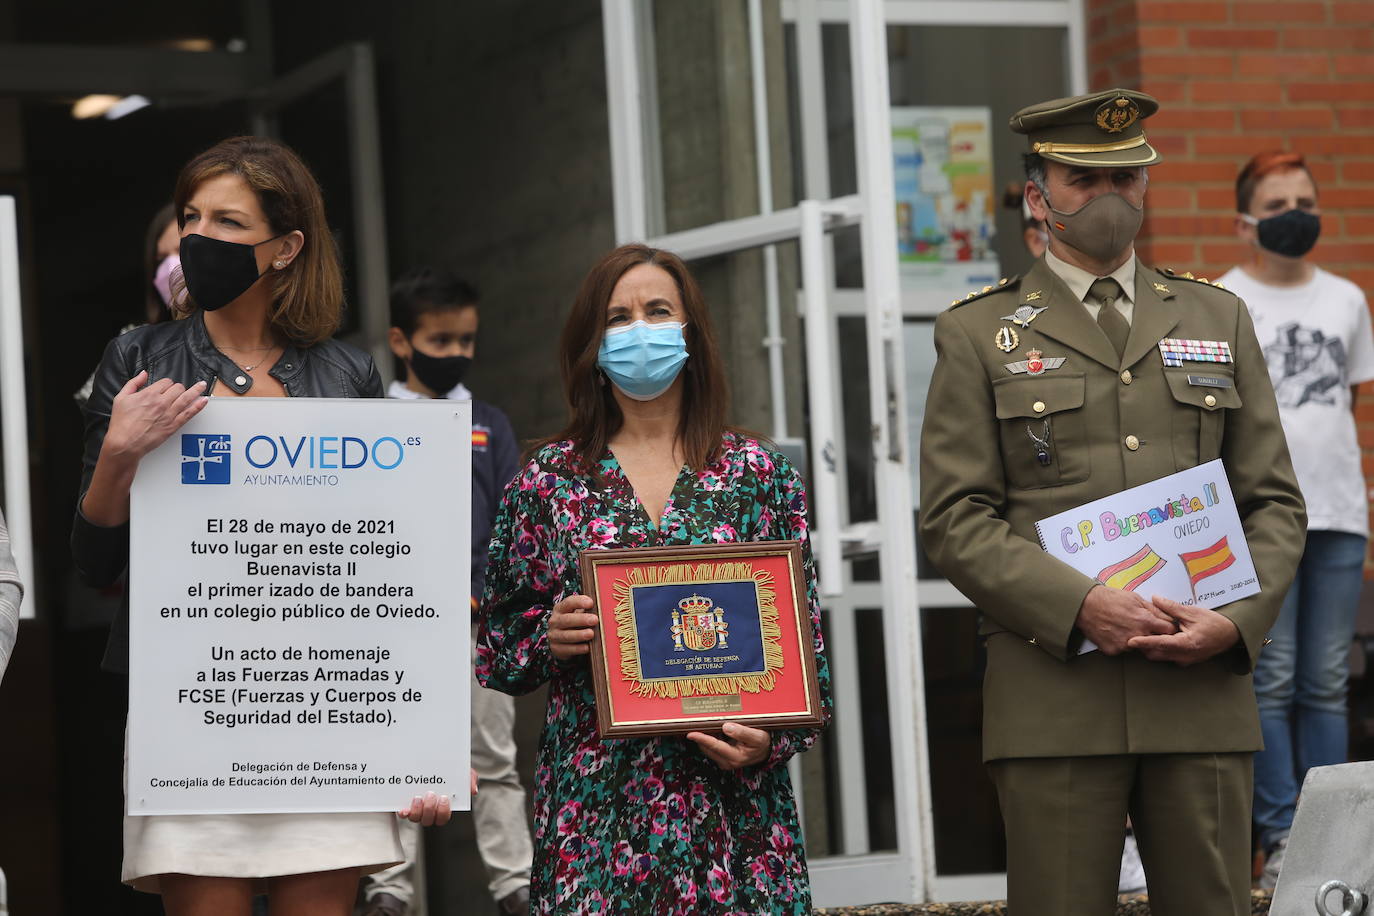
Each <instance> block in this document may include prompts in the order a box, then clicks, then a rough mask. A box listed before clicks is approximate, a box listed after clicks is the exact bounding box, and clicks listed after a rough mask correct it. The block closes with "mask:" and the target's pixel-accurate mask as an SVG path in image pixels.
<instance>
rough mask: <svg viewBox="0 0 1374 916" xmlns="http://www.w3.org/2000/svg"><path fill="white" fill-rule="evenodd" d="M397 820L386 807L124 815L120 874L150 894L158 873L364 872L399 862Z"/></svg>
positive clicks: (158, 889) (245, 875)
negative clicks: (351, 811) (322, 811)
mask: <svg viewBox="0 0 1374 916" xmlns="http://www.w3.org/2000/svg"><path fill="white" fill-rule="evenodd" d="M397 823H398V821H397V818H396V815H395V814H390V813H386V812H366V813H361V814H197V815H191V814H175V815H148V816H144V817H131V816H129V815H125V816H124V868H123V874H122V875H121V878H122V880H123V881H124V883H125V884H129V885H132V886H133V887H134V888H135V889H136V890H140V891H148V892H149V893H153V894H156V893H160V892H161V881H160V878H161V876H162V875H165V874H183V875H205V876H215V877H227V878H270V877H275V876H277V875H299V874H304V873H306V872H314V871H332V870H334V869H336V868H358V869H361V872H360V873H362V874H366V873H369V872H374V871H380V870H381V869H383V868H387V867H388V866H391V865H395V864H396V863H398V862H401V861H403V860H404V859H405V854H404V852H402V850H401V842H400V838H399V835H398V833H397V830H396V826H397ZM260 888H261V889H260V891H259V892H262V891H265V890H266V888H265V887H261V885H260Z"/></svg>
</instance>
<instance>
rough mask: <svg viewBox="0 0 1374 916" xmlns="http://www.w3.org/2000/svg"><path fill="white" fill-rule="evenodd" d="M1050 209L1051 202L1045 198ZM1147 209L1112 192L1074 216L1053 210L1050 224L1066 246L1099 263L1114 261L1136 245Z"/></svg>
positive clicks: (1100, 197)
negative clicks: (1133, 244)
mask: <svg viewBox="0 0 1374 916" xmlns="http://www.w3.org/2000/svg"><path fill="white" fill-rule="evenodd" d="M1045 203H1046V205H1047V206H1048V205H1049V198H1048V197H1047V198H1045ZM1144 219H1145V208H1144V207H1143V206H1140V207H1137V206H1135V205H1133V204H1132V203H1131V202H1130V201H1128V200H1127V199H1126V198H1124V197H1122V196H1121V195H1120V194H1118V193H1116V192H1115V191H1112V192H1111V193H1109V194H1103V195H1101V196H1099V197H1094V198H1093V199H1092V200H1090V201H1088V202H1087V203H1086V204H1084V205H1083V206H1081V207H1079V208H1078V209H1077V210H1075V211H1073V212H1072V213H1060V212H1059V211H1058V210H1056V209H1054V207H1053V206H1050V218H1049V220H1047V222H1048V224H1049V227H1050V232H1052V233H1054V236H1055V238H1057V239H1059V241H1061V242H1063V243H1064V244H1066V245H1069V246H1072V247H1073V248H1076V249H1078V250H1079V251H1081V252H1083V253H1084V254H1086V255H1087V256H1088V257H1090V258H1093V259H1094V260H1098V261H1110V260H1112V259H1113V258H1115V257H1116V256H1117V255H1119V254H1121V252H1123V251H1125V250H1126V249H1127V248H1128V247H1130V245H1131V243H1132V242H1134V241H1135V236H1136V233H1137V232H1139V231H1140V224H1141V222H1142V221H1144Z"/></svg>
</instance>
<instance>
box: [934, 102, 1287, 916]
mask: <svg viewBox="0 0 1374 916" xmlns="http://www.w3.org/2000/svg"><path fill="white" fill-rule="evenodd" d="M1158 107H1159V106H1158V103H1157V102H1156V101H1155V99H1153V98H1151V97H1150V96H1148V95H1145V94H1144V93H1140V92H1131V91H1126V90H1112V91H1110V92H1100V93H1096V94H1093V95H1086V96H1079V97H1076V98H1070V99H1057V100H1054V101H1050V102H1044V103H1042V104H1039V105H1032V106H1031V107H1029V108H1025V109H1023V110H1021V111H1020V112H1018V113H1017V114H1016V115H1015V116H1014V117H1013V118H1012V119H1011V128H1012V130H1013V131H1015V132H1017V133H1020V134H1025V135H1026V137H1027V140H1028V143H1029V151H1028V153H1027V155H1026V172H1027V176H1028V179H1029V180H1028V181H1027V183H1026V199H1027V202H1028V204H1029V206H1030V208H1031V211H1032V213H1033V215H1034V216H1035V217H1036V218H1038V219H1041V220H1043V221H1044V222H1045V225H1046V226H1047V227H1048V229H1049V233H1050V240H1049V249H1048V251H1047V252H1046V254H1045V255H1044V256H1043V257H1042V258H1040V259H1039V260H1037V261H1036V262H1035V264H1034V265H1033V266H1032V267H1031V269H1030V271H1029V272H1028V273H1027V274H1026V275H1025V276H1024V277H1021V278H1018V279H1012V280H1004V281H1002V283H1001V284H1000V285H999V286H997V287H995V288H989V289H985V290H983V291H981V292H978V293H971V294H970V295H969V296H968V298H967V299H965V300H963V301H959V302H956V303H955V304H954V305H953V306H951V308H949V309H948V310H947V311H945V312H944V313H943V314H942V315H941V316H940V318H939V320H938V321H937V322H936V324H935V345H936V349H937V352H938V361H937V363H936V367H935V373H934V377H933V379H932V382H931V386H930V395H929V398H928V400H927V404H926V416H925V425H924V429H923V432H922V435H921V510H922V518H921V537H922V541H923V543H924V544H925V547H926V550H927V552H928V553H929V555H930V557H931V559H932V560H933V561H934V562H935V563H936V565H937V566H938V567H939V568H940V570H941V571H942V572H943V573H944V574H945V575H946V576H948V577H949V579H950V581H952V582H953V583H954V584H955V585H956V586H957V587H958V588H959V590H960V591H962V592H963V593H964V594H965V595H967V596H968V597H969V598H970V599H972V601H973V602H974V604H975V605H976V606H977V607H978V608H979V609H980V611H981V612H982V615H983V620H982V628H981V632H982V633H983V634H984V635H985V637H986V644H987V653H988V662H987V674H986V679H985V683H984V697H983V705H984V722H983V753H984V759H985V760H986V761H987V762H988V767H989V771H990V773H991V776H992V778H993V782H994V783H995V784H996V786H997V792H998V797H999V801H1000V803H1001V807H1002V814H1003V820H1004V822H1005V824H1006V829H1007V877H1008V888H1009V893H1008V898H1009V907H1010V913H1011V914H1012V916H1041V914H1054V916H1058V914H1064V916H1097V914H1104V916H1105V914H1109V913H1112V912H1114V911H1115V910H1114V906H1115V890H1116V881H1117V870H1118V865H1119V862H1120V856H1121V849H1122V841H1123V831H1122V824H1123V823H1124V822H1125V819H1126V815H1127V813H1129V814H1130V816H1131V819H1132V822H1133V824H1134V827H1135V832H1136V838H1137V841H1138V843H1139V847H1140V854H1141V857H1142V859H1143V860H1144V864H1145V869H1146V876H1147V880H1148V883H1149V891H1150V907H1151V912H1152V913H1155V914H1156V916H1184V914H1186V916H1196V914H1200V913H1201V914H1207V916H1219V914H1235V916H1243V914H1247V913H1249V912H1250V903H1249V887H1250V880H1249V863H1250V798H1251V782H1252V776H1251V755H1252V753H1253V752H1254V751H1255V750H1256V749H1257V748H1259V747H1260V731H1259V723H1258V718H1257V714H1256V708H1255V697H1254V691H1253V688H1252V686H1251V678H1250V671H1251V669H1252V667H1253V665H1254V661H1255V658H1256V655H1257V653H1258V652H1259V650H1260V646H1261V644H1262V642H1263V640H1264V634H1265V633H1266V632H1267V631H1268V629H1269V627H1270V624H1272V623H1273V621H1274V619H1275V617H1276V616H1277V614H1278V611H1279V604H1280V602H1281V600H1282V598H1283V595H1284V592H1285V591H1286V590H1287V589H1288V585H1289V582H1290V580H1291V579H1292V576H1293V572H1294V568H1295V565H1296V563H1297V560H1298V556H1299V554H1300V552H1301V550H1302V544H1303V532H1304V530H1305V514H1304V509H1303V503H1302V498H1301V496H1300V495H1299V491H1298V487H1297V483H1296V480H1295V478H1294V475H1293V470H1292V466H1291V465H1290V463H1289V459H1288V450H1287V446H1286V444H1285V442H1284V436H1283V430H1282V428H1281V426H1280V425H1279V416H1278V411H1277V408H1276V407H1275V403H1274V393H1273V390H1272V389H1271V387H1270V384H1269V377H1268V374H1267V372H1266V371H1265V366H1264V359H1263V356H1262V355H1261V352H1260V348H1259V346H1258V344H1257V343H1256V340H1255V333H1254V330H1253V328H1252V327H1251V324H1250V318H1249V316H1248V314H1247V312H1246V309H1245V306H1244V304H1243V303H1242V302H1241V301H1240V300H1239V299H1238V298H1236V296H1234V295H1233V294H1231V293H1229V292H1226V291H1225V290H1223V289H1220V288H1218V287H1217V286H1216V285H1214V284H1209V283H1208V282H1207V281H1205V280H1194V279H1192V278H1191V274H1185V275H1183V276H1175V275H1174V274H1173V273H1172V272H1169V271H1163V272H1161V271H1156V270H1152V269H1150V268H1148V267H1146V266H1145V265H1143V264H1141V263H1140V261H1139V260H1138V259H1137V258H1136V255H1135V248H1134V239H1135V236H1136V233H1137V231H1138V230H1139V228H1140V224H1141V220H1142V218H1143V215H1144V203H1145V196H1146V186H1147V183H1148V180H1149V179H1148V173H1147V171H1146V168H1147V167H1148V166H1150V165H1152V164H1154V163H1156V162H1158V161H1159V159H1160V157H1159V154H1158V153H1157V152H1155V150H1154V149H1153V148H1152V147H1151V146H1150V144H1149V143H1148V141H1147V139H1146V134H1145V127H1144V124H1145V120H1146V119H1147V118H1149V117H1150V115H1152V114H1154V112H1155V111H1156V110H1157V109H1158ZM1164 339H1171V340H1173V339H1183V340H1185V341H1214V342H1219V343H1221V344H1224V345H1225V346H1224V347H1220V346H1218V347H1216V348H1215V349H1217V350H1218V351H1220V352H1221V353H1222V354H1223V355H1222V356H1219V357H1218V358H1224V359H1225V360H1227V361H1225V362H1207V363H1205V364H1200V363H1190V362H1188V361H1187V360H1178V359H1175V358H1172V357H1171V358H1170V359H1167V360H1166V358H1165V355H1164V352H1163V350H1162V349H1161V348H1160V346H1159V344H1160V342H1161V340H1164ZM1190 367H1191V368H1190ZM1203 370H1205V372H1204V371H1203ZM1215 458H1221V459H1222V460H1223V461H1224V463H1225V467H1226V472H1227V475H1228V478H1229V480H1230V484H1231V488H1232V491H1233V492H1234V494H1235V498H1236V504H1237V506H1238V507H1239V509H1240V514H1241V518H1242V522H1243V525H1244V529H1245V535H1246V538H1247V540H1248V542H1249V546H1250V551H1251V554H1252V556H1253V559H1254V563H1255V568H1256V570H1258V572H1259V576H1260V581H1261V586H1262V588H1263V591H1262V592H1260V593H1259V594H1258V595H1254V596H1252V597H1249V598H1244V599H1241V600H1239V601H1235V602H1233V603H1231V604H1228V605H1225V606H1223V607H1221V608H1219V609H1217V610H1215V611H1211V610H1207V609H1205V608H1200V607H1188V606H1184V605H1182V604H1179V603H1177V602H1174V601H1170V600H1168V599H1165V598H1162V597H1161V598H1154V599H1153V600H1147V598H1148V596H1143V595H1139V594H1137V593H1135V592H1130V591H1121V590H1117V589H1113V588H1109V587H1108V586H1106V585H1103V584H1102V583H1100V582H1098V581H1096V580H1095V579H1093V578H1092V577H1091V576H1087V575H1084V574H1083V573H1080V572H1077V571H1075V570H1074V569H1072V568H1071V567H1070V566H1068V565H1066V564H1065V563H1062V562H1060V561H1059V560H1057V559H1054V558H1052V557H1051V556H1050V555H1049V554H1047V553H1045V552H1044V551H1043V550H1042V549H1041V547H1040V544H1039V543H1038V541H1037V537H1036V533H1035V527H1034V525H1035V522H1036V521H1037V520H1039V519H1042V518H1045V517H1046V516H1049V515H1052V514H1054V513H1057V512H1060V511H1063V510H1065V509H1070V508H1073V507H1075V506H1078V505H1081V504H1083V503H1086V502H1089V501H1091V500H1094V499H1098V498H1100V497H1103V496H1108V495H1110V494H1112V493H1115V492H1118V491H1120V490H1123V489H1126V488H1127V487H1132V486H1136V485H1138V484H1142V483H1146V482H1148V481H1151V480H1154V479H1156V478H1159V477H1163V476H1166V475H1168V474H1172V473H1174V472H1176V471H1181V470H1185V469H1187V468H1190V467H1193V466H1194V465H1197V464H1200V463H1202V462H1205V461H1210V460H1212V459H1215ZM1085 639H1088V640H1091V641H1092V642H1093V643H1095V644H1096V645H1097V647H1098V650H1097V651H1091V652H1087V653H1085V654H1079V652H1078V650H1079V648H1080V647H1081V646H1082V644H1083V640H1085Z"/></svg>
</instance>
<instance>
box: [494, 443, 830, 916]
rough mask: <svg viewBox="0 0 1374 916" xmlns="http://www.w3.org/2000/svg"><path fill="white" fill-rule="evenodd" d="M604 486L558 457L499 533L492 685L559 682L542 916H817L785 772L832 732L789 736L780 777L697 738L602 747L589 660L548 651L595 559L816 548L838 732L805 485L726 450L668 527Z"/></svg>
mask: <svg viewBox="0 0 1374 916" xmlns="http://www.w3.org/2000/svg"><path fill="white" fill-rule="evenodd" d="M599 470H600V476H601V480H600V481H599V482H598V481H595V480H594V479H593V478H592V477H591V476H589V475H586V474H583V473H579V472H578V471H577V469H576V455H575V453H574V452H573V449H572V443H571V442H568V441H564V442H559V443H555V444H552V445H548V446H545V447H544V448H543V449H541V450H540V451H539V453H538V454H536V455H535V456H534V458H533V459H532V460H531V461H530V462H529V464H528V465H527V466H526V467H525V469H524V470H523V471H522V472H521V474H520V476H519V477H517V478H516V479H515V480H514V481H513V482H512V483H511V484H510V486H509V487H508V488H507V490H506V495H505V500H504V502H503V504H502V506H501V509H500V511H499V512H498V513H497V517H496V522H495V525H494V527H493V530H492V541H491V555H490V563H489V566H488V572H487V587H486V595H485V597H484V601H483V611H484V613H483V622H482V626H481V630H480V632H479V634H478V637H477V640H478V644H477V656H478V664H477V677H478V679H479V680H480V681H481V682H482V683H483V684H485V685H486V686H488V687H493V688H495V689H497V690H501V691H504V692H506V693H511V694H523V693H528V692H529V691H531V690H534V689H535V688H537V687H538V686H539V685H540V684H543V683H544V682H545V681H548V682H549V702H548V713H547V718H546V720H545V723H544V733H543V737H542V739H541V741H540V745H539V758H538V762H537V764H536V770H535V782H536V788H535V806H534V808H535V809H534V816H535V838H536V842H535V847H536V851H535V856H534V870H533V873H532V875H531V887H530V892H531V912H532V913H535V914H540V916H544V914H553V913H557V914H576V916H583V914H634V916H678V914H681V916H688V914H692V916H701V914H717V916H746V914H748V916H754V914H759V913H786V914H802V913H809V912H811V888H810V883H809V881H808V878H807V872H806V855H805V853H804V851H803V849H802V842H801V834H800V830H799V828H798V823H797V807H796V803H795V802H794V800H793V797H792V786H791V782H790V780H789V779H788V776H787V767H786V764H787V761H788V760H789V759H791V757H792V755H794V754H796V753H797V752H798V751H802V750H805V749H806V748H808V747H810V746H811V744H812V743H813V742H814V741H815V740H816V736H817V734H818V732H817V731H815V730H794V731H774V732H773V733H772V750H771V752H770V754H769V757H768V759H767V760H766V761H764V762H763V763H761V764H758V765H756V766H750V767H745V768H744V769H742V770H739V771H735V772H727V771H725V770H722V769H720V768H719V767H718V766H716V764H715V763H713V762H712V761H711V760H710V758H708V757H707V756H706V755H705V754H704V753H703V752H702V751H701V749H700V748H699V747H698V746H697V745H696V744H694V743H693V742H691V741H688V740H687V739H686V738H679V737H669V738H627V739H618V740H609V741H601V740H600V739H598V738H597V734H596V707H595V699H594V694H593V691H592V680H591V674H590V671H589V669H588V665H587V661H586V658H585V657H580V658H576V659H573V660H571V661H568V662H559V661H556V660H555V659H554V657H553V656H552V654H551V653H550V652H549V646H548V618H549V613H550V610H551V609H552V607H553V605H554V604H555V603H556V602H557V601H559V600H560V599H562V598H563V597H565V596H567V595H573V594H580V593H582V581H581V574H580V571H579V568H578V554H579V552H580V551H582V550H583V549H586V548H609V547H664V546H679V545H690V544H711V543H728V542H734V541H762V540H786V539H795V540H799V541H801V542H802V551H803V558H804V568H805V579H806V583H807V600H808V604H809V606H810V612H811V624H812V630H813V632H814V634H815V637H814V639H815V650H816V667H817V674H818V676H819V680H820V690H821V701H822V706H823V708H824V709H825V712H826V715H827V717H828V716H829V711H830V674H829V669H828V667H827V664H826V661H825V655H824V651H823V648H824V646H823V643H822V640H821V630H820V616H819V607H818V604H817V592H816V571H815V564H814V561H813V560H812V557H811V550H810V547H809V545H808V543H807V526H806V494H805V491H804V489H803V487H802V483H801V479H800V477H799V476H798V474H797V472H796V471H795V470H794V469H793V468H792V466H791V465H790V464H788V462H787V460H786V459H785V458H784V457H782V456H781V455H779V454H777V453H775V452H772V451H769V450H768V449H765V448H764V447H763V446H761V445H760V444H759V443H758V442H757V441H755V440H753V439H749V438H745V437H743V436H738V435H735V434H727V435H726V438H725V440H724V442H723V444H722V447H721V449H720V450H719V454H718V456H717V458H716V460H714V461H713V462H711V463H710V464H709V465H708V466H707V467H705V468H703V469H701V470H700V471H692V470H690V469H689V468H683V470H682V472H681V473H680V474H679V475H678V479H677V482H676V484H675V485H674V488H673V492H672V496H671V497H670V498H669V501H668V505H667V508H666V510H665V511H664V513H663V516H662V518H661V519H660V521H659V525H658V526H657V527H655V526H654V525H653V523H652V522H651V521H650V519H649V517H648V515H647V514H646V513H645V511H644V509H643V507H642V506H641V504H640V503H639V500H638V498H637V497H636V496H635V493H634V489H633V488H632V487H631V485H630V482H629V481H628V479H627V478H626V477H625V475H624V473H623V472H622V471H621V469H620V465H619V464H618V463H617V462H616V460H615V457H614V456H613V455H611V454H610V453H609V452H608V453H607V454H606V456H605V457H604V458H603V459H602V461H601V463H600V467H599Z"/></svg>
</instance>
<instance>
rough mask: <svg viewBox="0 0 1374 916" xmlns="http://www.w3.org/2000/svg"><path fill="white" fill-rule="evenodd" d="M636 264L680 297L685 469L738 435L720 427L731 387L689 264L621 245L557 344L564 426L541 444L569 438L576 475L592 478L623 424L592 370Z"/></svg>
mask: <svg viewBox="0 0 1374 916" xmlns="http://www.w3.org/2000/svg"><path fill="white" fill-rule="evenodd" d="M640 264H653V265H654V266H655V267H660V268H662V269H663V270H665V271H667V272H668V275H669V276H670V277H672V278H673V281H674V283H676V284H677V291H678V295H679V296H680V297H681V298H682V308H683V311H684V313H685V315H684V318H685V321H686V325H687V326H686V327H685V328H683V335H684V336H685V337H686V341H687V353H688V356H687V362H686V364H685V365H684V366H683V367H682V381H683V385H682V416H681V418H680V419H679V421H678V431H677V436H678V442H679V444H680V445H681V446H682V451H683V456H684V458H685V459H686V461H687V464H688V466H690V467H691V468H693V469H695V470H700V469H701V468H702V467H705V466H706V465H707V464H709V463H710V462H711V461H712V460H713V459H714V458H715V457H716V455H717V453H718V452H719V450H720V447H721V439H722V437H723V436H724V434H725V433H726V431H727V430H729V431H735V430H734V428H733V427H731V426H729V425H728V424H727V423H726V422H725V420H726V415H727V414H728V413H729V410H730V388H729V384H728V383H727V382H726V380H725V369H724V367H723V366H722V364H721V359H720V350H719V349H718V348H717V346H716V332H715V328H714V326H713V325H712V323H711V313H710V310H709V309H708V308H707V307H706V301H705V299H704V298H703V297H702V295H701V288H700V287H699V286H697V282H696V280H694V279H692V274H691V273H690V272H689V271H688V270H687V265H686V264H684V263H683V262H682V259H681V258H679V257H678V256H677V255H675V254H673V253H672V252H671V251H664V250H663V249H661V248H650V247H649V246H648V245H641V244H630V245H621V246H620V247H619V248H617V249H615V250H614V251H612V252H610V253H609V254H607V255H605V256H604V257H603V258H602V259H601V260H600V261H598V262H597V263H596V266H595V267H593V268H592V269H591V271H590V272H589V273H588V274H587V276H586V279H584V280H583V281H582V286H581V288H580V289H578V291H577V298H576V299H574V300H573V306H572V311H571V312H570V313H569V315H568V321H567V323H566V324H564V325H563V335H562V337H561V338H560V339H559V343H558V363H559V367H560V369H561V370H562V373H563V393H564V395H565V397H566V398H567V400H568V413H569V416H568V425H567V426H565V427H564V428H563V430H562V431H561V432H559V433H558V434H557V435H555V436H553V437H551V438H549V439H546V440H544V441H543V442H542V443H540V444H547V443H549V442H558V441H561V440H563V439H571V440H572V442H573V448H574V450H575V452H576V455H577V460H578V464H579V465H580V467H581V470H582V471H583V472H584V473H588V474H592V475H593V476H596V465H597V462H599V461H600V460H601V458H602V456H604V455H605V454H606V447H607V444H608V443H609V442H610V440H611V437H612V436H614V435H615V434H616V433H617V432H619V430H620V427H621V425H622V424H623V423H624V422H625V417H624V415H623V414H622V413H621V411H620V405H619V404H618V403H616V400H615V395H614V394H612V393H611V389H612V386H611V384H610V383H609V382H607V381H605V379H604V376H603V375H602V373H601V370H600V369H598V368H597V365H596V359H597V355H598V353H599V352H600V349H601V338H602V337H603V336H604V335H605V333H606V307H607V306H608V305H609V304H610V301H611V291H612V290H614V289H615V285H616V284H617V283H618V282H620V278H621V277H623V276H624V275H625V273H626V272H627V271H629V270H630V269H631V268H632V267H636V266H638V265H640ZM739 432H743V431H742V430H741V431H739Z"/></svg>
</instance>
